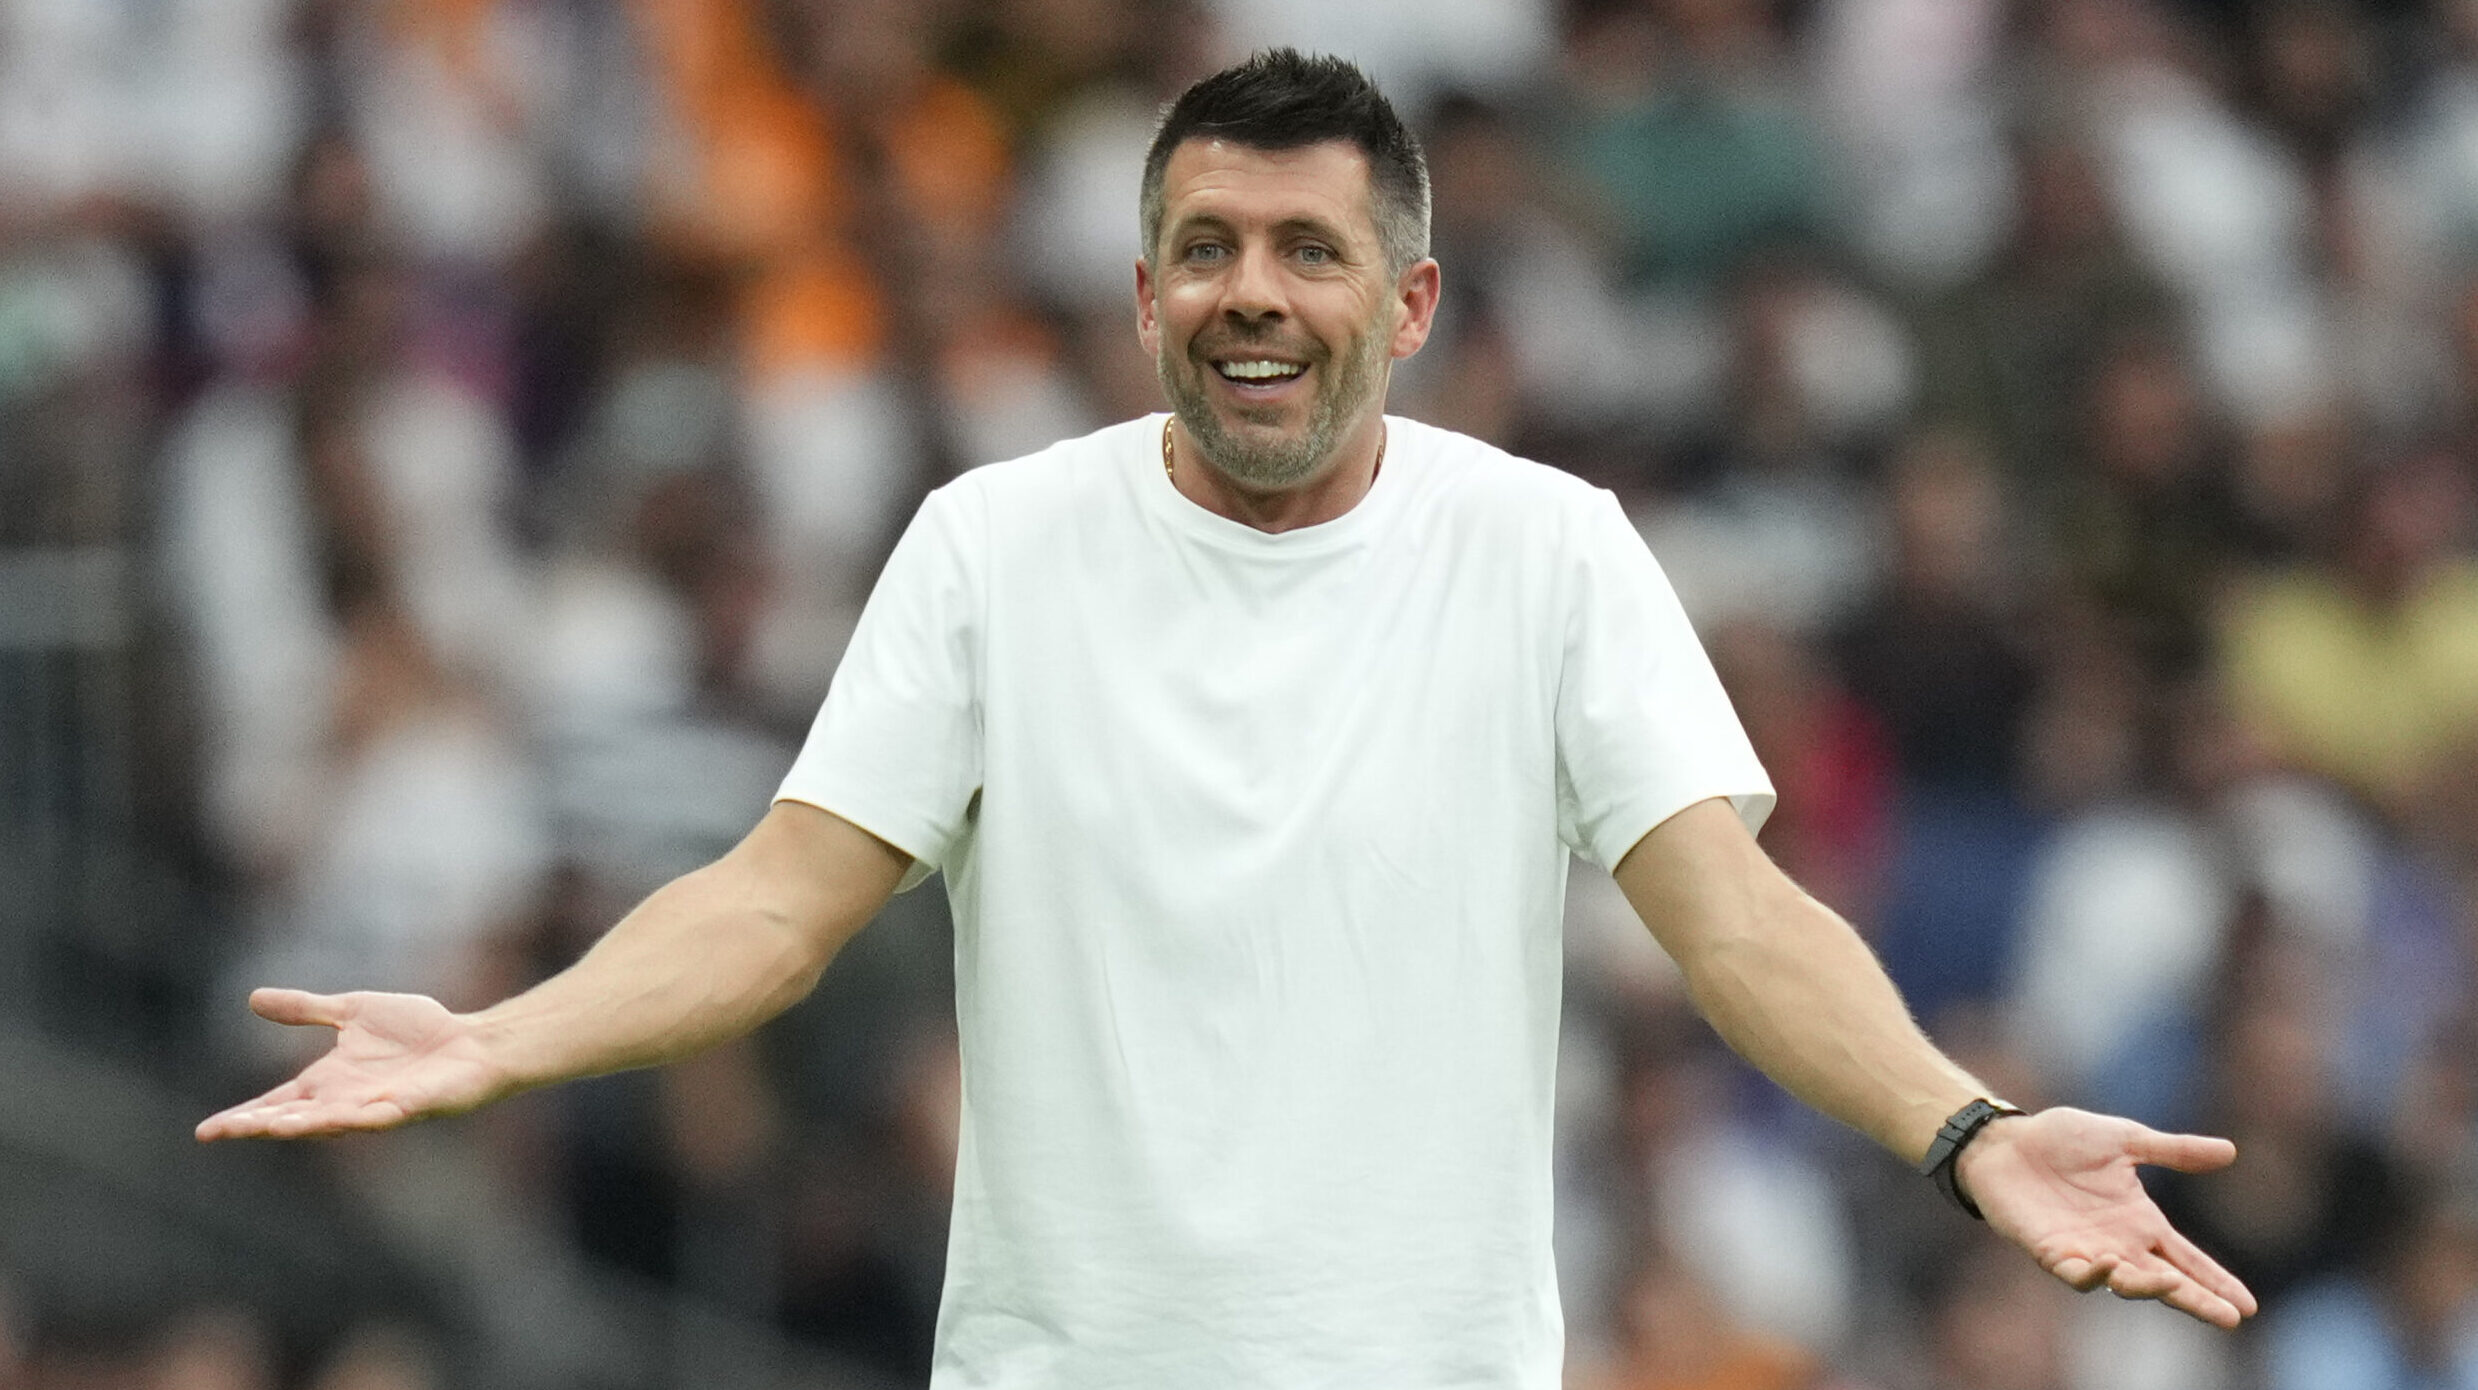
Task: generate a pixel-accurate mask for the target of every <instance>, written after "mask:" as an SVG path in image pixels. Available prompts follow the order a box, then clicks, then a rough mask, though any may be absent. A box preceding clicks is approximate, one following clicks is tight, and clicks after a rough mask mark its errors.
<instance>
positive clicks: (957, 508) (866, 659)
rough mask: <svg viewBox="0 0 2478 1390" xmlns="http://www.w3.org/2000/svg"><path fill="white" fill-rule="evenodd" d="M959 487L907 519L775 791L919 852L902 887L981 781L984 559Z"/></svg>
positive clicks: (954, 832) (946, 834)
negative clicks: (806, 733)
mask: <svg viewBox="0 0 2478 1390" xmlns="http://www.w3.org/2000/svg"><path fill="white" fill-rule="evenodd" d="M965 494H966V489H964V488H962V487H958V486H954V485H950V486H948V487H946V488H942V489H940V490H939V491H937V492H935V493H932V494H930V496H929V498H928V500H926V501H924V502H923V503H922V504H921V509H920V511H919V512H918V513H917V514H915V515H914V516H913V518H912V523H911V525H910V526H908V527H906V528H905V530H904V534H903V539H902V540H900V541H898V542H897V543H896V545H895V550H894V553H893V554H892V555H890V556H889V557H888V558H887V561H886V568H885V570H884V571H883V572H882V573H880V574H879V576H878V582H877V587H876V588H875V589H873V590H871V592H870V595H869V602H868V603H867V605H866V606H864V607H863V608H862V610H861V616H860V623H859V625H858V626H857V627H855V628H854V629H853V632H852V640H851V644H850V645H849V646H848V647H846V648H845V650H844V654H843V661H842V664H841V665H839V666H838V667H836V669H835V676H834V681H833V683H832V685H831V686H830V687H829V688H828V690H827V694H826V702H825V704H824V705H823V706H822V707H820V708H819V710H818V714H817V719H816V721H815V722H814V723H813V724H812V725H811V726H810V728H809V737H808V740H807V742H806V743H804V744H803V745H802V747H801V750H800V756H799V757H798V758H797V759H795V760H794V761H793V763H792V768H791V771H790V773H788V774H787V775H786V776H785V777H784V779H783V785H782V787H781V788H780V789H779V790H778V791H777V792H776V793H775V800H777V801H799V802H805V803H806V804H808V805H811V806H815V807H818V808H820V809H821V810H826V811H831V812H833V813H834V814H836V815H838V816H841V817H843V818H844V819H845V820H848V821H850V822H852V823H853V824H854V825H857V826H859V827H860V828H861V829H863V830H866V831H868V832H869V833H871V834H873V835H875V836H877V837H878V838H879V839H882V840H884V841H886V842H887V843H888V844H891V845H893V846H895V847H896V848H897V849H900V850H902V851H904V852H905V853H906V854H909V855H911V856H912V860H913V864H912V869H911V870H910V872H909V873H907V874H906V875H905V878H904V882H903V887H905V888H910V887H912V886H913V885H914V884H917V883H919V882H920V881H921V880H922V879H924V878H927V877H928V876H929V875H930V874H931V873H932V872H934V871H936V870H937V869H939V868H940V867H942V866H943V865H944V864H945V863H946V860H947V857H948V856H949V855H950V854H951V853H952V852H953V851H954V850H955V848H956V846H957V844H958V843H959V841H960V840H961V839H962V838H963V836H964V834H965V832H966V828H967V825H968V819H969V807H970V806H971V804H972V799H973V794H974V792H976V791H977V790H978V789H979V788H980V785H981V699H980V690H981V680H980V650H981V633H980V620H981V614H982V612H983V605H982V602H981V596H982V593H983V589H984V586H983V584H982V573H983V568H984V566H983V557H982V555H981V548H980V547H978V546H976V545H975V544H974V540H975V537H976V535H977V528H976V527H975V526H974V525H973V524H972V518H973V514H974V507H973V504H974V503H976V502H977V501H978V498H977V497H973V496H967V495H965Z"/></svg>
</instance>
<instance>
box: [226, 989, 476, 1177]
mask: <svg viewBox="0 0 2478 1390" xmlns="http://www.w3.org/2000/svg"><path fill="white" fill-rule="evenodd" d="M250 1008H251V1009H253V1010H255V1011H256V1012H257V1013H258V1015H259V1016H260V1017H262V1018H269V1019H273V1020H274V1021H276V1022H277V1023H291V1024H312V1023H316V1024H325V1025H326V1026H327V1027H330V1028H333V1029H335V1030H336V1039H335V1046H334V1047H332V1048H330V1049H329V1050H328V1052H327V1055H325V1056H323V1057H321V1058H319V1059H318V1060H317V1061H315V1062H312V1063H311V1064H310V1065H309V1066H307V1067H305V1068H303V1069H302V1072H301V1074H300V1075H299V1076H296V1077H294V1078H293V1079H292V1080H290V1081H287V1082H285V1083H284V1084H283V1085H281V1086H278V1087H276V1088H275V1089H274V1090H271V1091H269V1092H267V1093H266V1094H265V1095H262V1096H259V1097H258V1098H256V1099H255V1100H247V1101H243V1102H242V1103H241V1104H239V1105H236V1106H233V1107H232V1108H231V1109H229V1110H225V1111H222V1112H219V1113H217V1114H215V1115H211V1116H209V1117H207V1119H206V1120H205V1121H203V1122H202V1123H200V1124H199V1126H198V1138H199V1139H201V1140H205V1141H213V1140H217V1139H304V1138H315V1137H318V1136H321V1135H328V1134H344V1133H349V1132H352V1131H355V1130H369V1129H392V1128H394V1127H395V1126H397V1125H401V1124H407V1123H410V1122H412V1121H414V1120H422V1119H429V1118H431V1117H433V1116H437V1115H454V1114H459V1113H461V1112H463V1111H467V1110H471V1109H473V1108H474V1107H475V1106H478V1105H481V1104H483V1103H484V1102H486V1101H490V1100H493V1099H496V1098H497V1097H498V1096H499V1095H501V1094H503V1093H504V1092H505V1091H506V1090H507V1089H508V1087H507V1085H506V1083H505V1082H504V1081H502V1080H501V1079H500V1077H499V1075H498V1072H497V1069H496V1068H494V1067H493V1066H492V1065H491V1063H490V1061H489V1059H488V1057H487V1056H486V1055H485V1054H484V1051H483V1047H482V1042H481V1039H480V1037H479V1036H478V1035H477V1034H476V1032H475V1030H474V1028H473V1025H472V1024H470V1023H468V1022H467V1021H466V1020H465V1019H464V1018H462V1017H461V1016H459V1015H457V1014H453V1013H450V1012H449V1011H448V1009H447V1006H445V1005H443V1004H441V1003H440V1002H439V1001H438V1000H436V999H432V998H429V997H427V996H425V995H419V994H374V993H355V994H307V993H304V992H303V991H301V990H297V989H262V990H258V991H255V992H253V993H252V994H251V995H250Z"/></svg>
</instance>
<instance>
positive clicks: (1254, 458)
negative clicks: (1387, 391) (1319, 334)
mask: <svg viewBox="0 0 2478 1390" xmlns="http://www.w3.org/2000/svg"><path fill="white" fill-rule="evenodd" d="M1381 347H1382V344H1381V342H1380V340H1379V339H1378V338H1377V336H1376V334H1375V333H1374V332H1373V331H1371V332H1370V333H1369V334H1368V335H1366V336H1365V337H1364V338H1362V339H1361V340H1360V341H1359V342H1358V343H1357V344H1355V345H1353V348H1352V350H1350V351H1348V352H1346V353H1344V354H1342V355H1340V356H1332V357H1323V358H1315V359H1311V362H1310V366H1311V368H1312V369H1313V370H1315V371H1317V372H1318V374H1319V376H1320V378H1321V380H1319V381H1318V383H1317V390H1316V398H1315V399H1314V400H1313V401H1311V402H1310V403H1309V406H1308V424H1307V428H1305V429H1303V430H1301V431H1300V432H1299V433H1297V434H1295V435H1285V434H1266V433H1257V432H1254V431H1250V432H1246V433H1242V432H1240V431H1236V430H1231V429H1228V428H1225V426H1224V424H1223V421H1222V416H1221V414H1220V413H1219V412H1217V411H1216V410H1214V408H1213V403H1212V402H1211V401H1210V400H1208V399H1207V398H1206V396H1205V381H1204V374H1205V373H1207V372H1210V371H1212V370H1213V366H1212V364H1211V363H1210V362H1207V361H1205V360H1203V356H1204V355H1203V354H1202V353H1197V352H1193V351H1191V353H1190V354H1189V355H1188V356H1187V357H1185V358H1174V357H1173V356H1172V349H1171V347H1170V345H1169V344H1168V343H1166V342H1165V343H1164V344H1163V345H1162V350H1161V352H1160V353H1159V354H1158V355H1157V356H1156V357H1155V359H1154V364H1153V365H1154V368H1155V370H1156V372H1157V373H1158V374H1159V375H1160V377H1161V380H1162V390H1163V392H1164V393H1165V394H1167V395H1168V396H1169V397H1170V408H1171V410H1172V411H1173V412H1175V413H1176V414H1177V415H1178V417H1179V423H1180V424H1183V425H1185V426H1187V433H1188V437H1189V438H1191V439H1193V440H1195V441H1196V447H1197V448H1198V449H1199V450H1201V451H1202V452H1203V454H1204V456H1205V461H1206V462H1207V463H1210V464H1211V465H1213V467H1214V469H1215V470H1216V471H1218V472H1219V473H1221V474H1222V476H1224V477H1226V478H1228V479H1230V480H1231V481H1232V482H1234V483H1237V484H1239V485H1240V486H1241V487H1245V488H1252V489H1261V490H1264V491H1268V492H1271V491H1278V490H1280V489H1283V488H1288V487H1295V486H1297V485H1298V484H1300V483H1303V482H1306V481H1308V480H1309V479H1311V478H1314V477H1315V476H1316V475H1317V474H1319V473H1321V472H1323V471H1324V470H1325V468H1326V467H1327V466H1328V465H1329V464H1330V463H1331V462H1332V460H1333V455H1334V446H1335V445H1336V444H1337V443H1339V442H1340V441H1341V439H1342V432H1343V429H1344V428H1345V427H1346V426H1347V425H1349V423H1350V422H1351V420H1352V418H1353V417H1354V416H1356V415H1357V414H1358V413H1359V408H1360V406H1361V405H1362V404H1363V403H1364V402H1365V401H1366V400H1367V399H1368V394H1369V391H1370V389H1371V387H1372V386H1373V384H1374V382H1375V379H1376V373H1377V362H1378V353H1379V350H1380V348H1381ZM1182 368H1184V370H1182Z"/></svg>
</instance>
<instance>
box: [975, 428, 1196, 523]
mask: <svg viewBox="0 0 2478 1390" xmlns="http://www.w3.org/2000/svg"><path fill="white" fill-rule="evenodd" d="M1161 429H1162V417H1161V416H1159V415H1146V416H1139V417H1138V418H1136V419H1133V420H1124V421H1121V422H1119V423H1118V424H1115V425H1106V426H1104V427H1102V428H1101V429H1098V430H1095V431H1093V432H1092V433H1091V434H1085V435H1078V436H1076V437H1075V438H1073V439H1062V440H1060V441H1059V442H1057V443H1056V444H1052V445H1050V446H1049V447H1048V448H1046V449H1041V450H1037V451H1035V452H1033V453H1029V454H1026V455H1024V456H1022V457H1021V458H1012V459H1007V460H1004V461H1003V462H999V463H988V464H983V465H981V466H980V467H978V468H974V469H971V470H969V471H967V472H965V473H963V474H960V475H958V476H957V477H956V478H955V480H954V481H952V482H950V483H947V484H946V485H945V486H943V487H941V488H939V489H938V490H937V491H936V492H934V493H932V494H931V496H932V497H933V498H944V499H946V500H945V501H944V502H943V503H942V505H946V506H950V507H957V506H960V507H967V508H973V509H982V510H987V511H989V512H990V513H991V514H993V515H997V516H1005V515H1011V514H1014V513H1015V512H1016V511H1017V510H1018V509H1021V508H1025V507H1032V508H1042V507H1048V506H1059V505H1066V506H1074V505H1076V504H1078V503H1079V502H1089V501H1091V500H1093V494H1094V493H1095V492H1096V491H1100V490H1108V489H1115V488H1120V487H1123V486H1124V485H1125V480H1126V479H1127V477H1128V476H1129V474H1130V471H1131V468H1132V467H1133V465H1135V464H1137V463H1141V462H1142V461H1144V460H1145V459H1148V458H1151V457H1153V456H1155V455H1157V454H1158V453H1159V452H1160V448H1161V446H1160V443H1159V440H1160V438H1161Z"/></svg>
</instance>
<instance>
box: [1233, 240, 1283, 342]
mask: <svg viewBox="0 0 2478 1390" xmlns="http://www.w3.org/2000/svg"><path fill="white" fill-rule="evenodd" d="M1288 307H1289V300H1288V299H1287V297H1286V296H1285V295H1284V293H1283V287H1282V272H1281V266H1280V264H1279V258H1278V257H1276V256H1275V254H1274V253H1273V252H1272V251H1271V250H1269V249H1267V248H1265V247H1261V246H1251V247H1247V248H1245V249H1243V250H1241V251H1240V252H1239V254H1238V256H1237V257H1236V259H1235V260H1234V262H1233V264H1232V265H1231V268H1230V274H1228V275H1227V276H1225V277H1223V281H1222V312H1223V313H1224V314H1226V315H1228V316H1230V317H1232V318H1237V319H1244V320H1246V321H1248V322H1251V323H1261V322H1264V321H1267V320H1271V319H1279V318H1281V317H1282V315H1283V312H1284V311H1285V310H1286V309H1287V308H1288Z"/></svg>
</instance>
